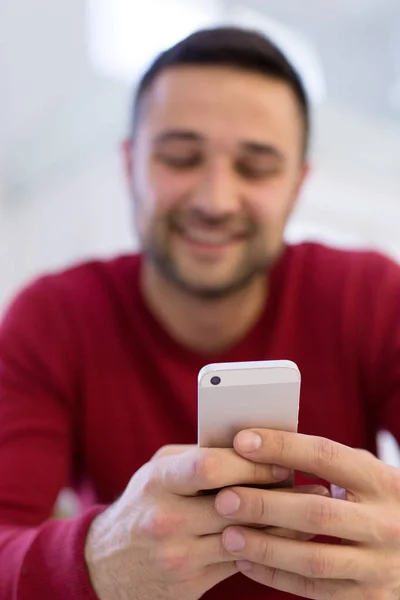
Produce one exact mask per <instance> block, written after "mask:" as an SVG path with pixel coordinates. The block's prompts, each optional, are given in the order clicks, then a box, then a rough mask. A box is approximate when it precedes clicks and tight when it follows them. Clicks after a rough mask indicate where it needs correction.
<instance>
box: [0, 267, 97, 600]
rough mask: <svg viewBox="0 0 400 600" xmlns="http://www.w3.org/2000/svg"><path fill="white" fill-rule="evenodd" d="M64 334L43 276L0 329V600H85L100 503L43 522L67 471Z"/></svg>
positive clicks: (68, 335)
mask: <svg viewBox="0 0 400 600" xmlns="http://www.w3.org/2000/svg"><path fill="white" fill-rule="evenodd" d="M57 296H58V297H57ZM72 336H73V333H72V331H71V327H69V326H68V322H67V317H66V312H65V310H64V309H63V304H62V298H61V297H60V295H59V294H58V295H57V289H56V286H54V285H52V280H51V278H43V279H41V280H38V281H37V282H35V283H34V284H32V285H31V286H30V287H29V288H27V289H26V290H24V291H23V292H22V293H21V294H20V295H19V296H18V297H17V298H16V300H15V301H14V302H13V303H12V305H11V306H10V308H9V309H8V310H7V312H6V314H5V317H4V318H3V320H2V323H1V326H0V600H50V599H51V600H53V599H54V598H57V599H58V600H64V599H65V600H67V599H68V600H70V599H71V598H74V600H95V595H94V592H93V591H92V589H91V586H90V582H89V577H88V574H87V572H86V568H85V561H84V544H85V537H86V532H87V529H88V527H89V525H90V523H91V521H92V520H93V518H94V517H95V515H96V514H98V512H99V511H100V510H101V507H95V508H93V509H91V510H89V511H88V512H86V513H84V514H82V515H80V516H78V517H77V518H75V519H71V520H65V521H62V520H55V519H54V520H52V519H51V518H50V516H51V513H52V510H53V507H54V504H55V501H56V498H57V496H58V494H59V492H60V490H61V489H62V488H64V487H65V486H67V485H69V484H70V482H71V479H72V474H73V458H72V457H73V455H74V431H75V428H74V419H75V417H74V403H75V402H76V398H77V385H78V370H77V364H78V363H77V360H78V357H77V356H76V351H74V347H73V343H72V342H73V339H72Z"/></svg>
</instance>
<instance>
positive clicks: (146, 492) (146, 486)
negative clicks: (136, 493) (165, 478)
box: [141, 472, 159, 496]
mask: <svg viewBox="0 0 400 600" xmlns="http://www.w3.org/2000/svg"><path fill="white" fill-rule="evenodd" d="M158 487H159V478H158V476H157V473H156V472H153V473H151V474H150V475H149V477H147V478H146V479H145V481H144V482H143V484H142V486H141V492H142V495H143V496H154V495H155V493H156V490H157V489H158Z"/></svg>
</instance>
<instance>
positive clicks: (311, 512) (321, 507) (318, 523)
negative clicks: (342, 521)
mask: <svg viewBox="0 0 400 600" xmlns="http://www.w3.org/2000/svg"><path fill="white" fill-rule="evenodd" d="M304 519H305V522H306V524H307V525H309V526H310V527H311V528H312V529H313V530H314V528H317V529H323V528H326V527H327V526H329V525H331V524H332V522H333V521H334V520H335V514H334V510H333V506H332V503H330V502H329V499H328V498H318V497H317V498H310V501H309V502H307V504H306V507H305V515H304Z"/></svg>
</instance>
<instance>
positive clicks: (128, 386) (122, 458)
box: [0, 244, 400, 600]
mask: <svg viewBox="0 0 400 600" xmlns="http://www.w3.org/2000/svg"><path fill="white" fill-rule="evenodd" d="M140 268H141V259H140V257H138V256H127V257H122V258H118V259H116V260H113V261H110V262H91V263H88V264H84V265H81V266H78V267H75V268H72V269H70V270H68V271H65V272H63V273H61V274H58V275H52V276H48V277H44V278H41V279H39V280H37V281H36V282H35V283H33V285H31V286H30V287H29V288H27V289H26V290H24V291H23V292H22V293H21V294H20V295H19V296H18V298H17V299H16V300H15V301H14V303H13V304H12V306H11V307H10V309H9V310H8V312H7V314H6V316H5V319H4V320H3V323H2V326H1V330H0V600H54V599H55V598H57V600H71V599H76V600H95V595H94V593H93V591H92V590H91V586H90V582H89V580H88V576H87V573H86V570H85V564H84V559H83V548H84V541H85V534H86V531H87V528H88V526H89V524H90V522H91V520H92V519H93V517H94V515H96V514H97V513H98V512H99V511H100V510H102V506H104V505H105V504H108V503H111V502H113V501H114V500H115V499H116V498H117V497H118V496H119V495H120V494H121V492H122V491H123V490H124V488H125V486H126V485H127V483H128V481H129V479H130V478H131V476H132V474H133V473H134V472H135V471H136V470H137V469H138V468H139V467H140V466H141V465H142V464H143V463H144V462H145V461H147V460H148V459H149V458H150V457H151V456H152V454H153V453H154V452H155V451H156V450H157V449H158V448H159V447H160V446H162V445H164V444H169V443H195V442H196V402H197V388H196V386H197V373H198V371H199V369H200V368H201V367H202V366H203V365H204V364H205V363H206V362H211V361H245V360H262V359H291V360H293V361H295V362H296V363H297V364H298V365H299V367H300V370H301V373H302V394H301V409H300V431H301V432H304V433H308V434H318V435H322V436H327V437H329V438H331V439H334V440H337V441H339V442H342V443H344V444H347V445H349V446H354V447H359V448H367V449H369V450H371V451H375V436H376V432H377V431H378V430H379V429H381V428H384V429H388V430H390V431H392V432H393V434H394V435H395V436H396V437H397V439H400V314H399V313H400V268H399V267H398V266H397V265H396V264H395V263H393V262H391V261H390V260H388V259H386V258H384V257H382V256H380V255H378V254H376V253H372V252H365V253H364V252H343V251H338V250H332V249H328V248H325V247H323V246H320V245H317V244H302V245H299V246H289V247H287V249H286V251H285V253H284V255H283V257H282V259H281V260H280V261H279V264H278V265H277V266H276V268H275V269H274V271H273V273H272V276H271V284H270V297H269V301H268V305H267V306H266V309H265V312H264V314H263V315H262V316H261V318H260V320H259V322H258V323H257V325H256V326H255V327H254V328H253V330H252V331H251V332H250V333H249V335H248V336H247V337H246V338H245V339H243V340H242V341H241V342H240V343H238V344H237V345H236V346H235V347H233V348H231V349H230V350H228V351H226V352H224V353H222V354H221V355H219V356H207V357H204V356H200V355H199V354H196V353H195V352H193V351H191V350H188V349H186V348H184V347H182V346H180V345H179V344H178V343H176V342H175V341H174V340H173V339H171V338H170V337H169V335H168V334H167V332H166V331H165V330H163V328H162V327H161V326H160V324H159V323H158V322H157V320H156V319H155V318H154V316H152V314H150V312H149V310H148V309H147V307H146V306H145V304H144V302H143V299H142V297H141V294H140V291H139V285H138V282H139V271H140ZM83 480H86V481H89V482H90V485H91V486H92V489H93V492H94V494H95V502H96V503H97V504H96V505H95V506H93V507H90V508H89V509H88V510H87V511H84V512H83V514H82V515H80V516H79V517H77V518H75V519H72V520H65V521H57V520H49V515H50V514H51V512H52V509H53V505H54V502H55V500H56V497H57V495H58V492H59V491H60V489H61V488H63V487H66V486H69V485H75V486H76V487H78V486H79V484H80V483H81V482H82V481H83ZM288 597H289V596H288V595H287V594H280V593H279V592H275V591H272V592H271V591H270V590H268V589H267V588H265V587H262V586H260V585H258V584H255V583H252V582H250V581H249V580H247V579H246V578H244V577H243V576H242V575H236V576H234V577H233V578H231V579H229V580H227V581H226V582H224V583H222V584H220V585H219V586H217V587H216V588H214V589H213V590H211V591H210V592H209V593H207V594H206V596H205V598H207V600H213V599H215V600H216V599H218V600H223V599H224V598H226V599H229V600H235V599H237V600H239V599H240V600H243V599H244V598H246V599H247V598H248V599H254V600H256V599H263V600H267V599H268V598H274V599H278V598H279V599H280V598H288Z"/></svg>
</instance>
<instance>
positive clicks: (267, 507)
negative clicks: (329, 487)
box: [215, 487, 398, 545]
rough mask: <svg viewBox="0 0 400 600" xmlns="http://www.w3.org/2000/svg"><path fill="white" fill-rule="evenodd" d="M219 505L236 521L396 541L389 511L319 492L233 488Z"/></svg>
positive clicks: (220, 496)
mask: <svg viewBox="0 0 400 600" xmlns="http://www.w3.org/2000/svg"><path fill="white" fill-rule="evenodd" d="M215 508H216V511H217V513H218V514H219V515H221V516H222V517H226V518H228V519H232V521H234V522H236V523H237V522H241V523H243V524H249V523H251V524H254V525H263V526H273V527H283V528H285V529H290V530H294V531H302V532H304V533H308V534H313V535H327V536H332V537H336V538H342V539H346V540H351V541H352V542H360V543H366V544H382V543H383V542H384V543H385V545H386V544H388V543H390V541H391V539H392V538H393V542H395V539H394V534H393V523H392V521H391V520H390V519H387V515H386V514H385V513H381V514H378V515H377V514H376V508H374V506H372V505H364V504H359V503H354V502H343V501H341V500H337V499H334V498H330V497H326V496H322V495H317V494H295V493H293V492H292V493H290V492H286V491H285V492H283V491H282V492H279V493H277V492H275V491H269V490H255V489H249V488H242V487H239V488H230V489H227V490H222V491H221V492H219V494H218V495H217V497H216V498H215ZM397 539H398V538H397ZM397 543H398V541H397Z"/></svg>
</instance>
